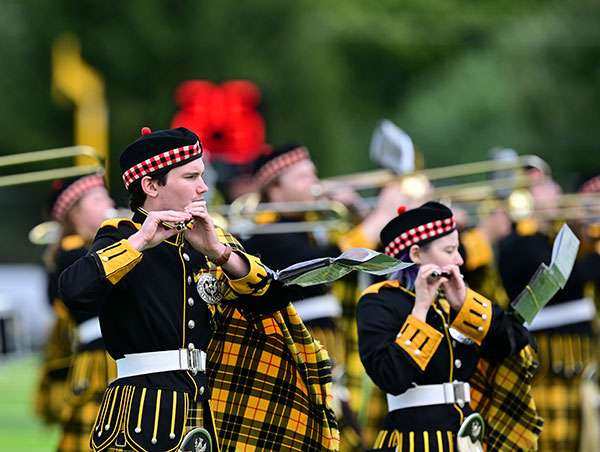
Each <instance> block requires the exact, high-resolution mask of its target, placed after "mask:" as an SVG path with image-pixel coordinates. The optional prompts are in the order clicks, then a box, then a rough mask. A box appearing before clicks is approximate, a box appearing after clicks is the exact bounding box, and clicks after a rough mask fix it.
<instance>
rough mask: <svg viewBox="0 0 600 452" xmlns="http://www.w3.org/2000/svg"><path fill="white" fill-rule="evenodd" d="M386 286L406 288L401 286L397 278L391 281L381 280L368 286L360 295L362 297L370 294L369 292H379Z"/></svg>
mask: <svg viewBox="0 0 600 452" xmlns="http://www.w3.org/2000/svg"><path fill="white" fill-rule="evenodd" d="M386 287H390V288H395V289H404V287H402V286H400V283H399V282H398V280H397V279H393V280H391V281H381V282H378V283H375V284H373V285H371V286H369V287H367V288H366V289H365V290H364V291H363V292H362V293H361V294H360V296H361V297H362V296H363V295H366V294H369V293H379V291H380V290H381V289H384V288H386ZM405 290H406V289H405Z"/></svg>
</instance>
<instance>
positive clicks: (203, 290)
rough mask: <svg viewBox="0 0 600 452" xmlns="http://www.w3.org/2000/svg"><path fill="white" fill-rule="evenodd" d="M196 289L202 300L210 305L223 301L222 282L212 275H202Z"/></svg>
mask: <svg viewBox="0 0 600 452" xmlns="http://www.w3.org/2000/svg"><path fill="white" fill-rule="evenodd" d="M196 289H198V293H199V294H200V298H202V299H203V300H204V301H206V303H208V304H217V303H218V302H219V301H221V300H222V299H223V294H222V293H221V282H220V281H219V280H218V279H217V278H215V277H214V276H213V275H211V274H210V273H202V274H200V276H199V277H198V282H197V283H196Z"/></svg>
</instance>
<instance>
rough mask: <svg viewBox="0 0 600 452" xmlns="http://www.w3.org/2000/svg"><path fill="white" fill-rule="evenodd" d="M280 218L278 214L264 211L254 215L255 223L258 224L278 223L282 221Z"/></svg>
mask: <svg viewBox="0 0 600 452" xmlns="http://www.w3.org/2000/svg"><path fill="white" fill-rule="evenodd" d="M280 218H281V217H280V215H279V214H278V213H276V212H271V211H264V212H259V213H257V214H256V215H254V222H255V223H256V224H270V223H277V222H278V221H279V220H280Z"/></svg>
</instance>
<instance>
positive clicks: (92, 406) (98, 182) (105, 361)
mask: <svg viewBox="0 0 600 452" xmlns="http://www.w3.org/2000/svg"><path fill="white" fill-rule="evenodd" d="M52 186H53V189H54V193H53V196H52V202H51V217H52V219H53V220H54V221H57V222H58V223H59V224H60V226H61V237H60V239H59V240H58V242H57V243H56V244H55V245H53V246H51V247H50V248H49V250H48V252H47V257H48V261H49V262H50V263H51V268H52V271H51V273H50V274H49V285H48V293H49V296H50V299H52V300H53V301H54V305H55V306H57V307H58V311H59V312H60V313H61V316H62V317H60V318H62V319H63V320H59V324H61V323H63V322H65V321H66V322H72V323H73V325H74V327H73V332H72V335H70V337H69V339H70V341H69V342H70V343H68V345H67V346H68V349H69V350H72V351H73V353H74V354H73V356H69V358H68V359H67V360H66V362H67V363H68V366H67V369H66V370H65V371H64V372H65V377H66V380H65V385H64V386H62V387H61V393H60V400H61V403H60V407H61V409H60V412H59V413H58V416H59V421H60V424H61V427H62V435H61V438H60V442H59V445H58V449H57V450H58V451H61V452H71V451H73V452H75V451H84V450H89V447H88V443H89V433H90V430H91V427H92V424H93V423H94V417H95V413H96V411H97V410H98V407H99V406H100V402H101V400H102V395H103V394H104V391H105V390H106V387H107V386H108V384H109V383H110V381H111V380H112V379H114V378H115V377H116V364H115V362H114V360H113V359H112V358H111V357H110V356H109V355H108V354H107V353H106V348H105V346H104V342H103V341H102V335H101V332H100V325H99V323H98V317H97V316H96V314H95V313H93V312H92V313H81V312H78V311H71V310H67V309H66V308H65V306H64V304H63V303H62V301H61V300H60V298H59V295H58V277H59V275H60V273H61V272H62V271H63V270H64V269H65V268H67V267H68V266H69V265H71V264H72V263H73V262H75V261H76V260H77V259H79V258H80V257H82V256H84V255H85V254H86V253H87V251H88V249H89V248H90V245H91V243H92V240H93V238H94V235H95V234H96V231H97V230H98V228H99V227H100V225H101V224H102V222H103V221H104V220H105V219H106V218H107V214H108V212H109V211H110V210H111V209H112V208H113V206H114V202H113V200H112V199H111V198H110V196H109V195H108V191H107V190H106V187H105V184H104V177H103V176H100V175H98V174H90V175H86V176H82V177H77V178H72V179H68V180H65V181H63V180H55V181H54V182H53V184H52ZM65 319H67V320H65ZM63 331H64V330H63ZM69 355H70V353H69ZM48 364H49V365H50V366H52V363H51V362H50V363H48ZM52 373H53V372H50V373H48V376H51V375H52ZM38 403H40V404H41V403H44V401H42V400H39V401H38ZM45 403H47V404H49V405H51V403H52V402H51V400H47V401H45Z"/></svg>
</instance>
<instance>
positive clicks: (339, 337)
mask: <svg viewBox="0 0 600 452" xmlns="http://www.w3.org/2000/svg"><path fill="white" fill-rule="evenodd" d="M306 328H307V330H308V332H309V333H310V334H311V336H312V337H314V338H315V339H316V340H317V341H318V342H319V343H320V344H321V345H322V346H323V347H324V348H325V350H327V352H328V353H329V356H330V358H331V360H332V363H334V367H333V369H332V374H333V377H334V379H333V407H334V411H335V415H336V417H337V421H338V426H339V430H340V449H339V450H340V452H362V451H363V450H364V449H365V448H364V447H363V446H364V445H363V441H362V431H361V428H360V424H359V420H358V415H357V413H356V411H354V410H353V409H352V406H351V404H350V400H349V399H350V398H351V395H350V392H349V390H348V389H347V387H346V375H343V374H344V373H345V370H344V369H345V366H344V361H345V353H344V349H345V344H344V342H345V341H344V335H343V332H342V329H341V328H340V327H336V328H335V329H333V328H323V327H314V326H309V325H306ZM380 425H381V424H380Z"/></svg>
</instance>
